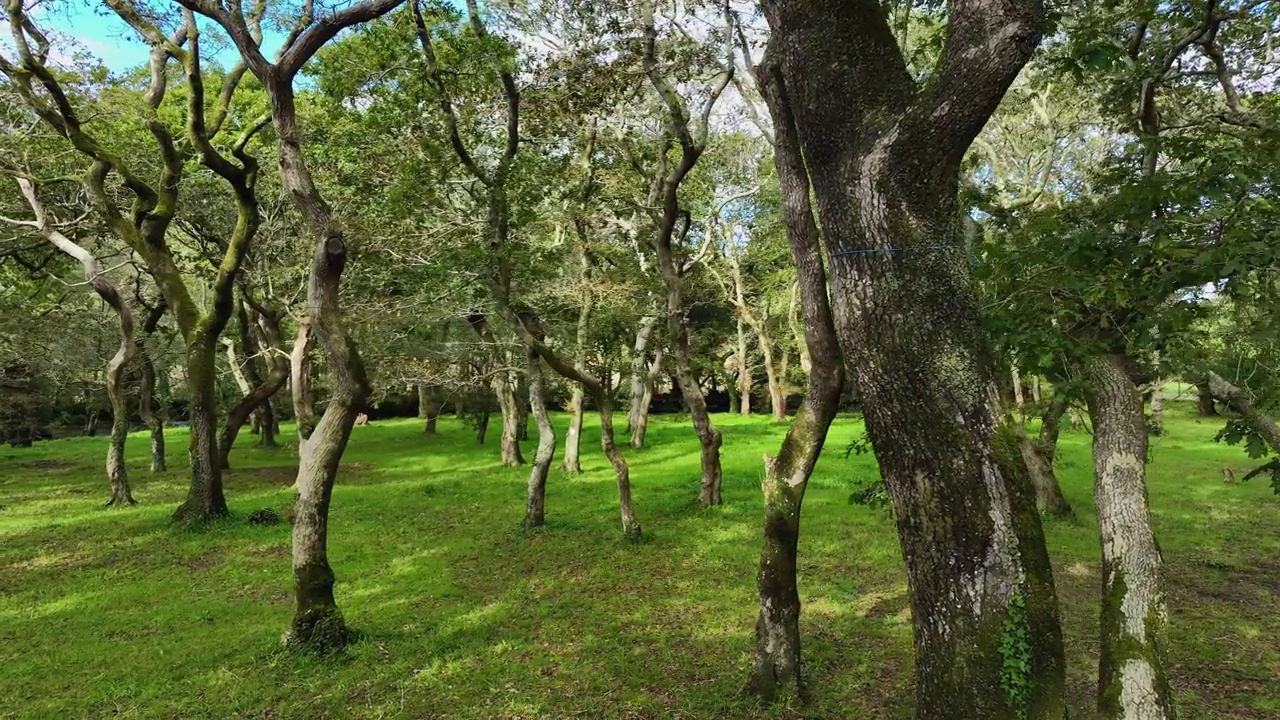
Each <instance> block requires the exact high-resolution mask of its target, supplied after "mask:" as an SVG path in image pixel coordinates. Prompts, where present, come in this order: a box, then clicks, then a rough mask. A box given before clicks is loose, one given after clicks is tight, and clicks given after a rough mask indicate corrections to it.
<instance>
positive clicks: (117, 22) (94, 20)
mask: <svg viewBox="0 0 1280 720" xmlns="http://www.w3.org/2000/svg"><path fill="white" fill-rule="evenodd" d="M41 5H43V6H45V7H46V8H47V9H44V8H41V9H40V10H33V11H32V16H33V17H34V18H36V21H37V23H38V24H39V25H40V28H41V29H43V30H44V31H45V32H47V33H49V34H50V36H51V37H50V39H51V40H52V41H53V44H54V47H55V52H56V53H57V55H58V56H63V57H69V56H70V55H71V54H72V53H73V52H74V50H76V49H78V50H80V51H86V52H89V53H90V54H92V55H93V56H94V57H96V58H98V59H99V60H101V61H102V63H103V64H104V65H106V66H107V68H109V69H110V70H112V71H117V72H118V71H123V70H129V69H131V68H135V67H139V66H141V65H144V64H146V62H147V58H148V54H149V52H150V51H149V48H148V47H147V45H146V44H145V43H143V42H142V40H140V39H139V38H138V35H137V33H135V32H134V31H133V29H132V28H130V27H129V26H128V25H127V24H125V22H124V21H123V20H121V19H120V18H118V17H116V15H115V13H113V12H111V11H110V10H109V9H107V8H106V7H105V6H104V5H103V4H102V3H100V2H86V1H85V0H71V2H55V3H50V2H48V0H45V1H44V2H42V3H41ZM175 7H176V5H175ZM200 29H201V50H202V51H203V53H202V54H203V56H204V58H205V62H210V61H213V62H217V63H218V64H220V65H222V66H224V67H230V66H231V65H234V64H235V63H236V61H238V60H239V59H240V55H239V53H238V52H237V51H236V50H235V48H234V47H232V46H231V44H230V41H229V40H227V38H226V36H225V35H224V34H223V33H222V31H221V29H220V28H218V27H217V26H216V25H215V24H214V23H212V22H209V21H203V22H201V23H200ZM263 34H264V36H265V42H264V43H263V46H264V49H265V50H266V52H267V57H272V56H273V55H274V53H275V50H276V48H277V47H278V46H279V44H280V43H281V42H282V41H283V38H284V35H283V34H282V33H279V32H274V31H272V30H270V29H267V28H264V32H263ZM69 41H74V42H69Z"/></svg>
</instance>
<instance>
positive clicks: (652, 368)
mask: <svg viewBox="0 0 1280 720" xmlns="http://www.w3.org/2000/svg"><path fill="white" fill-rule="evenodd" d="M665 353H666V351H665V350H664V349H663V348H658V349H656V350H654V352H653V362H652V363H650V364H649V372H648V374H647V375H646V376H645V379H644V390H643V391H642V392H641V394H640V405H639V407H638V408H637V409H636V414H635V424H634V425H633V426H632V428H631V442H630V445H631V447H633V448H642V447H644V443H645V435H646V434H648V432H649V410H650V408H651V407H652V406H653V388H654V384H655V383H657V381H658V376H659V375H660V374H662V358H663V356H664V354H665Z"/></svg>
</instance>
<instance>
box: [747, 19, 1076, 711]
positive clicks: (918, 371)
mask: <svg viewBox="0 0 1280 720" xmlns="http://www.w3.org/2000/svg"><path fill="white" fill-rule="evenodd" d="M763 6H764V11H765V15H766V17H767V19H768V22H769V25H770V27H771V29H772V38H773V42H775V43H776V44H777V48H778V51H779V52H778V57H779V58H780V60H781V65H782V74H783V76H784V78H785V83H786V87H787V90H788V93H789V98H790V100H791V102H792V108H793V110H794V114H795V120H796V123H795V125H796V128H797V130H798V135H799V137H800V140H801V142H802V146H803V149H804V152H805V159H806V161H807V162H808V168H809V171H810V174H811V177H812V182H813V189H814V197H815V198H816V200H817V209H818V216H819V219H820V221H821V229H822V233H823V236H824V239H825V241H826V247H827V251H828V256H829V258H830V274H831V286H832V287H831V303H832V310H833V313H834V316H835V324H836V328H837V330H838V332H839V336H840V344H841V347H842V348H843V350H844V352H845V355H846V357H847V358H848V359H849V363H850V365H851V366H852V367H853V369H854V373H855V376H856V379H857V387H858V390H859V393H860V395H861V398H862V401H863V407H864V408H865V411H866V425H867V432H868V434H869V435H870V437H871V442H872V445H873V447H874V449H875V454H876V458H877V460H878V461H879V464H880V472H881V475H882V476H883V478H884V481H885V484H886V486H887V488H888V491H889V496H890V499H891V501H892V505H893V510H894V516H895V518H896V521H897V526H898V536H899V540H900V543H901V546H902V553H903V557H904V559H905V560H906V565H907V579H908V588H909V592H910V596H911V606H912V618H913V627H914V635H915V650H916V670H915V675H916V683H915V686H916V717H917V718H920V719H921V720H926V719H927V720H933V719H939V720H941V719H943V718H955V717H965V718H971V719H973V720H1008V719H1011V718H1023V717H1030V718H1062V717H1064V715H1065V712H1066V711H1065V703H1064V685H1065V676H1064V671H1065V662H1064V658H1063V646H1062V633H1061V629H1060V626H1059V623H1058V612H1057V599H1056V595H1055V592H1054V585H1053V574H1052V568H1051V566H1050V564H1049V556H1048V552H1047V550H1046V548H1045V540H1044V534H1043V529H1042V527H1041V523H1040V516H1039V513H1037V512H1036V510H1035V497H1034V492H1033V490H1032V487H1031V482H1030V478H1029V477H1028V476H1027V470H1026V465H1025V463H1023V461H1022V459H1021V457H1020V454H1019V451H1018V448H1017V447H1016V443H1015V442H1013V441H1012V437H1011V435H1010V434H1008V433H1006V432H1003V431H1001V429H1000V428H999V427H998V415H997V409H996V407H995V405H994V402H993V395H994V393H993V392H992V390H993V389H994V387H995V380H996V378H995V374H994V372H995V371H994V366H993V363H992V357H991V348H990V346H989V343H988V340H987V338H986V337H985V335H984V334H983V331H982V326H981V323H980V320H979V315H978V307H977V301H976V298H975V295H974V291H973V287H972V283H971V280H970V277H969V274H968V261H967V259H966V257H965V255H964V251H963V244H964V243H963V238H962V236H961V232H960V230H961V222H960V219H961V211H960V208H959V206H958V202H957V192H958V184H959V172H960V163H961V161H962V159H963V157H964V156H965V152H966V151H967V149H968V147H969V145H970V144H971V143H972V141H973V138H974V137H975V136H976V134H977V133H978V132H979V131H980V130H981V128H982V126H983V124H984V123H985V122H986V120H987V119H988V117H990V114H991V113H992V112H993V111H994V109H995V108H996V107H997V105H998V104H999V102H1000V99H1001V98H1002V97H1003V95H1004V92H1005V90H1006V89H1007V88H1008V87H1009V85H1010V84H1011V83H1012V82H1013V80H1014V78H1015V77H1016V76H1017V74H1018V72H1019V70H1020V69H1021V68H1022V66H1023V65H1024V64H1025V63H1026V61H1027V60H1028V58H1029V57H1030V55H1031V52H1032V51H1033V49H1034V47H1035V45H1036V44H1037V42H1038V38H1039V25H1040V22H1041V19H1042V13H1043V8H1042V7H1041V6H1040V4H1039V3H1038V2H1036V0H1010V1H1009V2H1004V3H999V4H996V5H990V4H981V3H979V4H953V5H950V6H949V11H950V16H949V18H948V32H947V33H946V40H945V42H946V48H945V51H944V52H943V60H942V61H941V62H940V63H939V66H938V68H937V73H936V74H935V75H934V76H931V77H930V79H929V82H928V84H927V85H924V86H920V85H917V83H916V80H915V79H914V78H913V76H912V75H911V73H910V71H909V70H908V68H907V67H906V64H905V62H904V61H903V56H902V53H901V50H900V48H899V47H898V46H897V44H896V41H895V40H894V35H893V32H892V30H891V29H890V28H889V26H888V25H887V23H886V20H885V17H884V15H883V13H881V12H879V9H878V5H877V4H876V3H874V2H870V1H869V0H850V1H848V2H839V3H832V2H827V1H825V0H766V2H764V3H763ZM814 360H815V361H816V360H817V358H814ZM1010 653H1012V655H1011V654H1010ZM1015 663H1016V665H1015ZM1011 665H1014V666H1016V668H1017V670H1016V671H1015V673H1014V674H1013V675H1012V676H1011V675H1010V671H1009V669H1008V668H1009V667H1010V666H1011Z"/></svg>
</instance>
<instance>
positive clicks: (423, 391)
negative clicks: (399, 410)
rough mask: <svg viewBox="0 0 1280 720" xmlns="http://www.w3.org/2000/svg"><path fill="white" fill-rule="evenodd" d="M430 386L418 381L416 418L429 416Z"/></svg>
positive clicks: (424, 418)
mask: <svg viewBox="0 0 1280 720" xmlns="http://www.w3.org/2000/svg"><path fill="white" fill-rule="evenodd" d="M430 406H431V388H430V387H428V385H427V384H426V383H418V419H419V420H426V419H427V418H429V417H431V409H430Z"/></svg>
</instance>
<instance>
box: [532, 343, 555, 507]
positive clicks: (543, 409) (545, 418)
mask: <svg viewBox="0 0 1280 720" xmlns="http://www.w3.org/2000/svg"><path fill="white" fill-rule="evenodd" d="M526 354H527V356H528V358H527V359H528V368H529V407H530V409H532V411H533V419H534V422H535V423H537V425H538V450H537V452H536V453H535V454H534V457H533V466H532V467H531V468H530V470H529V492H528V500H527V503H526V506H525V513H524V526H525V527H526V528H533V527H541V526H542V525H543V523H545V522H546V508H547V473H549V472H550V471H551V462H552V461H553V460H554V459H555V455H556V429H555V427H554V426H552V424H551V416H550V415H548V414H547V388H546V378H545V377H544V376H543V368H542V365H543V363H542V358H541V357H539V356H538V353H537V351H536V350H533V349H529V350H527V352H526Z"/></svg>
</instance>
